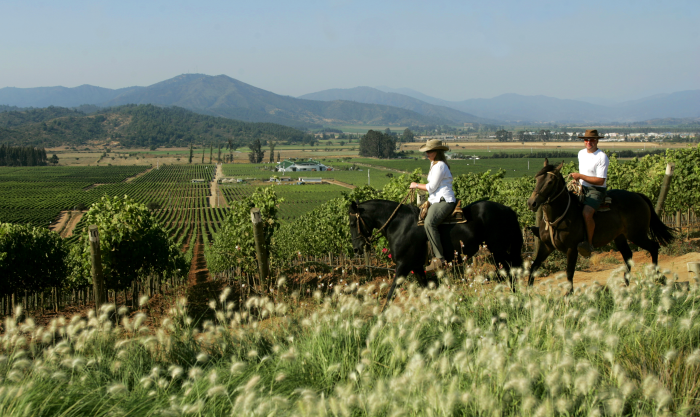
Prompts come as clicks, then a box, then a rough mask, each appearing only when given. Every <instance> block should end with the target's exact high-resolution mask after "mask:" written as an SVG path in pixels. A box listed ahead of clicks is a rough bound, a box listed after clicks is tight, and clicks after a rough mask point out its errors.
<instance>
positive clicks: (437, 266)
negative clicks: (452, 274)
mask: <svg viewBox="0 0 700 417" xmlns="http://www.w3.org/2000/svg"><path fill="white" fill-rule="evenodd" d="M444 267H445V261H444V260H443V259H439V258H433V259H432V260H431V261H430V264H428V266H427V267H426V268H425V272H431V271H441V270H443V269H444Z"/></svg>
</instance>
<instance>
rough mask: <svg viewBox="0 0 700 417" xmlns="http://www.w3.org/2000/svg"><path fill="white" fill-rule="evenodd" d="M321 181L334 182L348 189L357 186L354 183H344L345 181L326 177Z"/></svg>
mask: <svg viewBox="0 0 700 417" xmlns="http://www.w3.org/2000/svg"><path fill="white" fill-rule="evenodd" d="M323 181H325V182H327V183H329V184H335V185H339V186H341V187H345V188H349V189H351V190H352V189H355V188H357V186H355V185H352V184H348V183H346V182H342V181H338V180H331V179H326V180H323Z"/></svg>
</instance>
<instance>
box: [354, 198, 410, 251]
mask: <svg viewBox="0 0 700 417" xmlns="http://www.w3.org/2000/svg"><path fill="white" fill-rule="evenodd" d="M415 192H416V191H415V190H414V189H410V190H409V191H408V194H406V197H404V198H403V200H401V202H400V203H399V204H398V205H397V206H396V208H395V209H394V212H393V213H391V216H389V218H388V219H387V220H386V222H384V224H383V225H382V227H380V228H379V229H378V230H377V231H378V232H379V233H381V232H382V230H384V228H385V227H386V226H387V225H388V224H389V222H390V221H391V220H392V219H393V218H394V216H395V215H396V212H397V211H399V208H400V207H401V206H402V205H403V204H404V203H405V202H406V200H407V199H408V198H409V197H411V199H413V197H412V196H413V195H415ZM350 215H351V216H355V218H356V219H357V221H355V224H356V225H357V234H358V235H360V236H361V237H354V238H353V240H355V239H364V240H365V244H366V245H367V246H371V245H372V243H373V242H374V240H375V239H374V234H373V233H369V235H370V236H369V237H367V236H366V235H365V234H364V233H362V230H361V229H360V222H362V225H363V226H364V227H365V229H366V230H367V231H368V232H369V227H367V223H365V219H363V218H362V216H361V215H360V213H350Z"/></svg>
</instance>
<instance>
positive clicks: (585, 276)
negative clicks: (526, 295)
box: [535, 251, 700, 287]
mask: <svg viewBox="0 0 700 417" xmlns="http://www.w3.org/2000/svg"><path fill="white" fill-rule="evenodd" d="M613 258H614V260H613ZM632 260H633V261H634V266H633V267H632V275H634V274H635V273H636V272H641V271H644V269H645V268H646V267H647V266H648V265H651V257H650V256H649V254H648V253H647V252H642V251H638V252H634V255H633V257H632ZM688 262H700V253H698V252H691V253H687V254H685V255H682V256H667V255H659V267H660V268H661V270H662V271H669V272H668V273H666V276H667V277H668V278H671V277H674V275H675V276H676V278H675V279H676V280H677V281H679V282H681V281H691V284H692V282H693V280H692V279H690V275H689V273H688V271H687V264H688ZM622 265H623V263H622V256H620V254H619V253H613V252H605V253H597V254H594V255H593V256H592V257H591V266H590V267H589V268H588V269H587V270H585V271H576V273H574V287H578V286H580V285H582V284H586V285H588V286H590V285H591V284H593V283H594V282H597V283H598V284H601V285H605V284H606V283H607V281H608V279H609V278H610V276H611V275H612V273H613V272H614V271H615V270H617V269H619V268H620V267H621V266H622ZM551 279H560V280H562V281H566V273H565V272H564V271H560V272H557V273H555V274H550V275H549V276H545V277H539V278H537V279H536V280H535V282H536V283H537V282H542V281H546V280H551Z"/></svg>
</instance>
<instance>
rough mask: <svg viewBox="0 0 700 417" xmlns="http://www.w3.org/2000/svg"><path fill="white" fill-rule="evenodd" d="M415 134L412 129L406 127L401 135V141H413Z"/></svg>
mask: <svg viewBox="0 0 700 417" xmlns="http://www.w3.org/2000/svg"><path fill="white" fill-rule="evenodd" d="M414 138H415V135H414V134H413V132H411V129H409V128H406V129H404V131H403V134H402V135H401V142H413V139H414Z"/></svg>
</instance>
